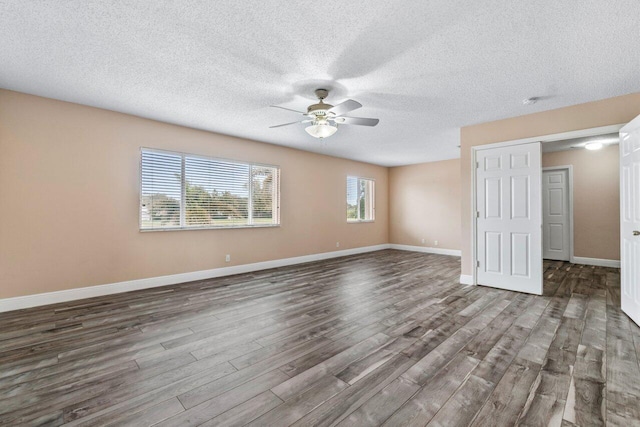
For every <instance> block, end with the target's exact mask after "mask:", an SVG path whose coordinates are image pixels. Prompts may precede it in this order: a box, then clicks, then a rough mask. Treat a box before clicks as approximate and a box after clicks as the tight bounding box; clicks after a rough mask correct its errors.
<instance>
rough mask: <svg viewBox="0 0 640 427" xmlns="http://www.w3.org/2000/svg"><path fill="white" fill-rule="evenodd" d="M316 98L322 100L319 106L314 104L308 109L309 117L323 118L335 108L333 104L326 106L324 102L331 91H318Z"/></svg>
mask: <svg viewBox="0 0 640 427" xmlns="http://www.w3.org/2000/svg"><path fill="white" fill-rule="evenodd" d="M315 93H316V96H317V97H318V99H319V100H320V102H319V103H317V104H312V105H309V107H307V115H308V116H310V117H316V118H323V117H326V116H327V111H328V110H329V109H330V108H332V107H333V105H331V104H325V103H324V102H323V101H322V100H323V99H325V98H326V97H327V96H328V95H329V91H328V90H326V89H316V91H315Z"/></svg>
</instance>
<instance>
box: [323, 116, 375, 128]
mask: <svg viewBox="0 0 640 427" xmlns="http://www.w3.org/2000/svg"><path fill="white" fill-rule="evenodd" d="M334 121H335V122H336V123H338V124H344V125H360V126H375V125H377V124H378V123H379V122H380V120H379V119H368V118H365V117H336V118H335V119H334Z"/></svg>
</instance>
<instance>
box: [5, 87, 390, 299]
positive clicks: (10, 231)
mask: <svg viewBox="0 0 640 427" xmlns="http://www.w3.org/2000/svg"><path fill="white" fill-rule="evenodd" d="M300 137H301V138H306V135H304V134H301V136H300ZM308 142H309V143H310V144H313V143H318V142H317V141H315V140H311V139H309V141H308ZM141 146H144V147H153V148H159V149H166V150H176V151H184V152H187V153H197V154H203V155H210V156H217V157H223V158H229V159H238V160H246V161H255V162H263V163H268V164H275V165H279V166H280V167H281V173H282V182H281V218H282V226H281V227H278V228H261V229H227V230H197V231H196V230H192V231H165V232H143V233H141V232H140V231H139V230H138V204H139V162H140V153H139V149H140V147H141ZM347 175H361V176H366V177H371V178H374V179H375V180H376V205H377V206H376V207H377V209H376V221H375V223H363V224H347V222H346V213H345V200H346V195H345V193H346V177H347ZM387 178H388V169H387V168H384V167H379V166H374V165H369V164H365V163H359V162H354V161H349V160H344V159H338V158H333V157H328V156H323V155H319V154H312V153H308V152H303V151H299V150H293V149H289V148H284V147H279V146H275V145H269V144H264V143H259V142H253V141H248V140H244V139H239V138H233V137H229V136H224V135H218V134H213V133H209V132H203V131H198V130H193V129H188V128H184V127H180V126H174V125H169V124H165V123H160V122H155V121H152V120H146V119H142V118H139V117H134V116H129V115H126V114H120V113H115V112H111V111H105V110H100V109H96V108H90V107H86V106H81V105H77V104H71V103H65V102H60V101H54V100H51V99H45V98H39V97H35V96H30V95H25V94H20V93H16V92H10V91H5V90H0V204H1V209H0V298H7V297H13V296H20V295H30V294H35V293H41V292H51V291H57V290H63V289H71V288H76V287H84V286H91V285H98V284H106V283H113V282H119V281H125V280H132V279H140V278H146V277H154V276H162V275H169V274H175V273H184V272H191V271H198V270H205V269H211V268H216V267H225V266H229V265H237V264H246V263H253V262H259V261H266V260H272V259H279V258H287V257H294V256H299V255H306V254H314V253H320V252H329V251H335V250H337V249H336V241H340V250H342V249H349V248H355V247H362V246H369V245H376V244H383V243H387V242H388V212H387V207H388V200H387V196H388V188H387ZM225 254H231V260H232V262H231V263H225V262H224V257H225Z"/></svg>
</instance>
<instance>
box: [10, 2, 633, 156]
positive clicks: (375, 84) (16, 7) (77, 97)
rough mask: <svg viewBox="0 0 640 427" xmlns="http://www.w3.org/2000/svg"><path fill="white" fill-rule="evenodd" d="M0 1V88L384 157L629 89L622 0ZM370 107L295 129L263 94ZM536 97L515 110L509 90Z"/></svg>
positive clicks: (302, 102)
mask: <svg viewBox="0 0 640 427" xmlns="http://www.w3.org/2000/svg"><path fill="white" fill-rule="evenodd" d="M318 5H319V3H317V2H309V1H295V2H293V1H273V0H264V1H260V2H240V1H215V2H211V1H204V0H203V1H179V2H175V1H109V2H104V1H86V0H82V1H80V0H77V1H53V0H51V1H38V2H29V1H24V0H15V1H8V0H0V40H2V42H1V43H0V64H2V66H0V87H2V88H6V89H11V90H15V91H19V92H25V93H30V94H35V95H40V96H45V97H50V98H55V99H60V100H65V101H71V102H76V103H80V104H86V105H90V106H95V107H100V108H105V109H110V110H115V111H120V112H124V113H129V114H134V115H138V116H142V117H146V118H151V119H156V120H160V121H164V122H169V123H174V124H179V125H184V126H189V127H193V128H198V129H204V130H208V131H212V132H217V133H222V134H228V135H233V136H240V137H244V138H249V139H254V140H258V141H263V142H268V143H273V144H280V145H284V146H288V147H293V148H298V149H303V150H309V151H314V152H318V153H323V154H328V155H334V156H340V157H345V158H349V159H355V160H360V161H366V162H370V163H375V164H379V165H384V166H395V165H403V164H411V163H419V162H426V161H435V160H442V159H450V158H456V157H459V149H458V148H457V145H459V140H460V131H459V129H460V127H462V126H466V125H470V124H475V123H481V122H486V121H491V120H497V119H502V118H507V117H513V116H519V115H524V114H529V113H533V112H538V111H543V110H549V109H554V108H559V107H563V106H568V105H573V104H578V103H583V102H588V101H593V100H597V99H603V98H608V97H612V96H617V95H622V94H627V93H631V92H635V91H638V90H639V89H640V49H639V48H638V46H640V31H638V16H640V2H638V1H637V0H616V1H614V2H612V1H610V0H591V1H558V0H540V1H535V2H520V1H518V2H514V1H512V0H492V1H447V2H444V1H402V2H399V1H369V2H355V1H354V2H347V1H331V0H329V1H324V2H322V3H321V7H318ZM317 87H325V88H328V89H332V93H331V94H330V96H329V98H328V99H327V102H330V103H333V104H335V103H338V102H341V101H343V100H344V99H346V98H353V99H355V100H357V101H359V102H361V103H362V104H363V105H364V107H363V108H362V109H360V110H357V111H354V112H353V113H352V115H353V116H361V117H376V118H379V119H380V124H379V125H378V126H377V127H375V128H367V127H358V126H341V127H340V130H339V131H338V133H337V134H336V135H334V136H333V137H331V138H329V139H327V140H325V141H319V140H316V139H313V138H311V137H309V136H308V135H307V134H306V133H305V132H304V131H303V127H304V125H302V124H301V125H295V126H290V127H284V128H278V129H269V128H268V127H269V126H270V125H276V124H280V123H286V122H290V121H294V120H295V119H296V118H297V116H296V115H295V113H292V112H287V111H283V110H278V109H273V108H269V105H270V104H277V105H282V106H286V107H291V108H295V109H304V108H305V107H306V106H307V105H308V104H310V103H312V101H313V89H315V88H317ZM532 96H537V97H541V98H542V100H541V101H540V102H538V103H536V104H534V105H530V106H523V105H522V100H523V99H524V98H528V97H532Z"/></svg>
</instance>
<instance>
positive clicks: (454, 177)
mask: <svg viewBox="0 0 640 427" xmlns="http://www.w3.org/2000/svg"><path fill="white" fill-rule="evenodd" d="M389 239H390V241H391V243H396V244H401V245H413V246H427V247H435V246H436V245H435V241H436V240H437V241H438V246H437V247H439V248H443V249H456V250H459V249H460V160H459V159H454V160H445V161H441V162H432V163H422V164H417V165H410V166H401V167H394V168H391V169H390V170H389ZM422 239H425V243H424V244H423V243H422Z"/></svg>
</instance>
